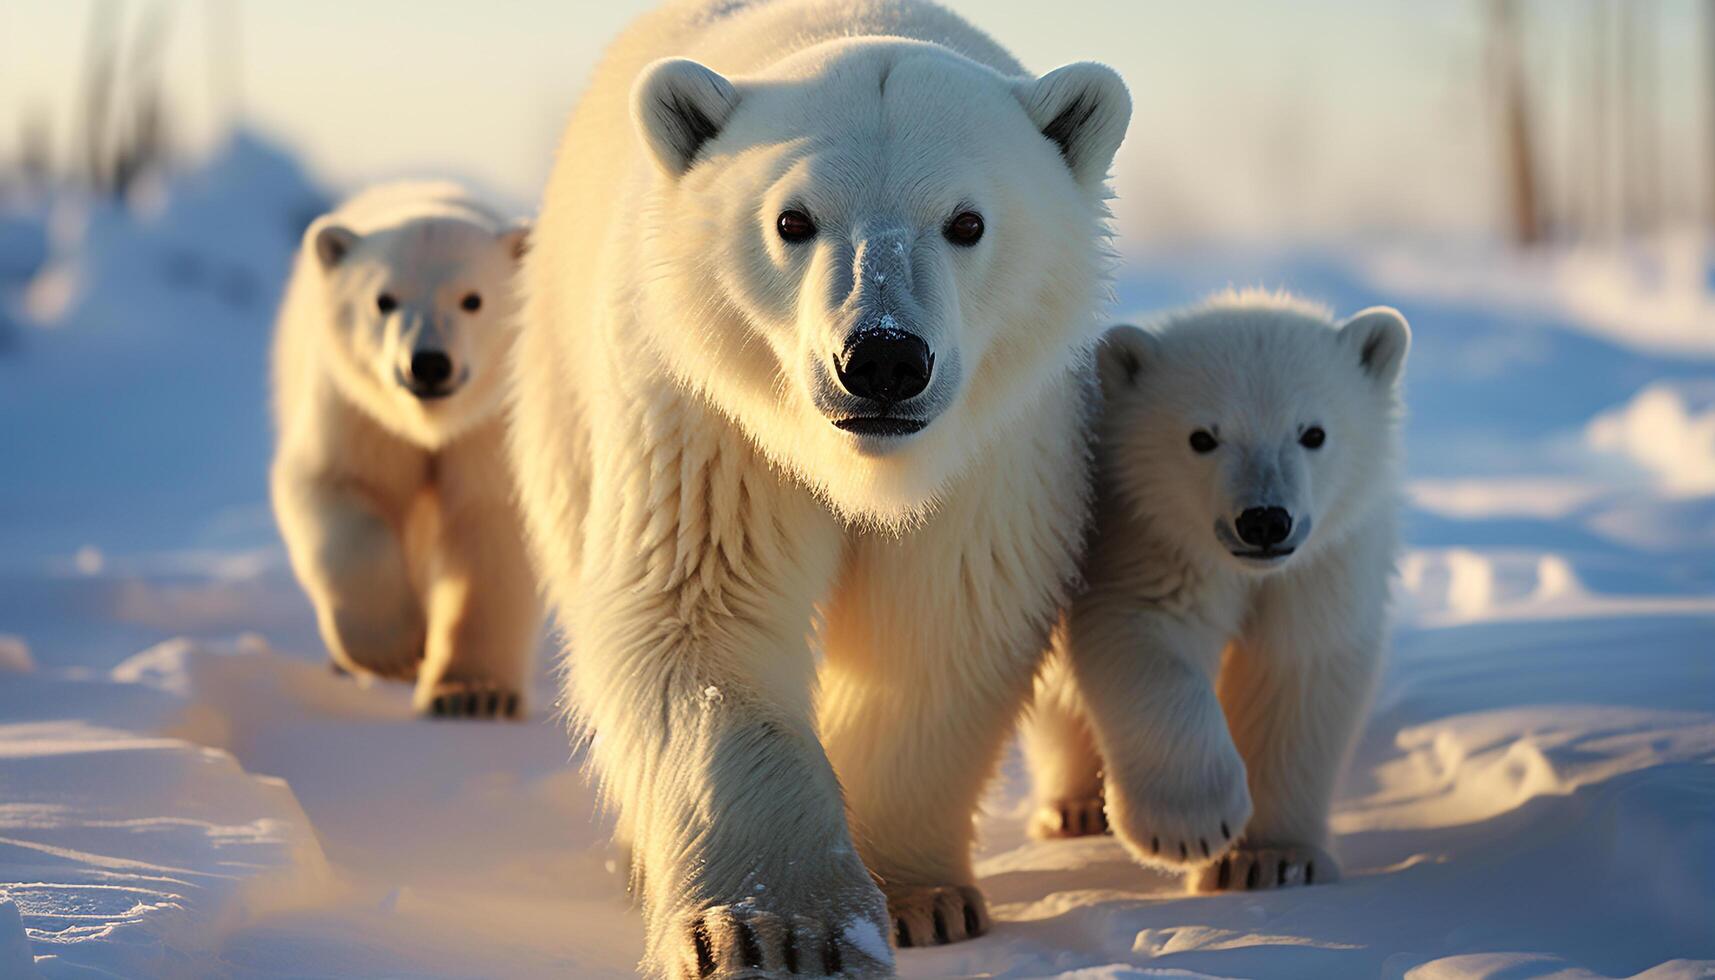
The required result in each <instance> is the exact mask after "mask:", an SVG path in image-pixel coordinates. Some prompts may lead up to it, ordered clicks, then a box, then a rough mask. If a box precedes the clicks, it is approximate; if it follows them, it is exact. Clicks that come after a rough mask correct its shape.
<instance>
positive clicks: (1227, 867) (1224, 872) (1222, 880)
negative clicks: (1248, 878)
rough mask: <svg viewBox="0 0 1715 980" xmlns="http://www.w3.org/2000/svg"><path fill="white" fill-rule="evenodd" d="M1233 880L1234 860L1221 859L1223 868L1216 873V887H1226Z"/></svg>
mask: <svg viewBox="0 0 1715 980" xmlns="http://www.w3.org/2000/svg"><path fill="white" fill-rule="evenodd" d="M1232 880H1233V862H1232V861H1231V860H1229V859H1227V858H1222V859H1221V870H1220V871H1218V872H1216V873H1215V887H1216V888H1221V889H1225V888H1226V887H1227V885H1229V884H1231V883H1232Z"/></svg>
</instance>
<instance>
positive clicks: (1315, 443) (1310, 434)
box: [1298, 425, 1328, 449]
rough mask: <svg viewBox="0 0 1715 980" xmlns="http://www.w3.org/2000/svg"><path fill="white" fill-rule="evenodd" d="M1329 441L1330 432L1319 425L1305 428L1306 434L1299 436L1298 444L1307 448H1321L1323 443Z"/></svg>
mask: <svg viewBox="0 0 1715 980" xmlns="http://www.w3.org/2000/svg"><path fill="white" fill-rule="evenodd" d="M1327 441H1328V433H1326V432H1323V431H1322V427H1321V426H1319V425H1313V426H1311V427H1310V428H1308V429H1305V430H1304V434H1303V435H1301V436H1299V437H1298V444H1299V445H1300V446H1303V447H1304V448H1305V449H1321V448H1322V444H1323V443H1324V442H1327Z"/></svg>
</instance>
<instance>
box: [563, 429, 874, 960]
mask: <svg viewBox="0 0 1715 980" xmlns="http://www.w3.org/2000/svg"><path fill="white" fill-rule="evenodd" d="M663 427H664V426H663ZM616 441H618V440H616ZM598 463H603V464H606V465H598V466H597V467H596V471H595V479H594V481H593V482H592V485H591V492H590V498H589V499H590V510H589V512H588V519H587V521H586V522H585V524H584V527H585V528H586V530H587V534H588V537H587V538H586V540H585V543H584V554H585V555H587V556H589V557H588V560H587V561H585V562H584V565H583V568H582V569H581V571H580V572H579V573H578V574H577V575H576V576H575V577H574V578H568V579H565V580H551V581H550V585H551V586H552V590H553V594H554V596H555V599H556V601H557V603H558V604H559V605H560V607H561V609H562V610H563V611H565V612H567V613H568V614H569V616H568V620H569V621H568V624H567V625H568V627H569V628H568V635H569V639H570V649H569V651H568V658H569V661H570V668H571V669H570V672H569V676H568V682H569V685H570V691H569V693H570V695H571V700H572V704H573V707H574V710H575V711H576V713H577V715H578V718H579V720H580V722H581V723H582V724H583V725H584V726H586V728H587V730H588V731H589V732H590V733H591V735H592V736H593V737H592V738H591V741H590V750H589V751H590V759H591V761H592V763H593V764H594V765H595V767H596V769H597V771H598V773H599V777H600V782H601V785H602V787H603V789H604V792H605V793H606V795H607V797H608V799H609V801H610V802H611V803H612V804H613V805H614V806H615V808H616V809H617V811H618V819H619V823H620V836H621V837H622V838H623V839H625V840H628V841H629V843H630V845H631V851H632V854H633V860H634V867H635V868H636V872H637V873H636V874H635V875H634V879H633V881H634V887H635V888H636V889H637V890H638V893H639V895H640V896H641V898H642V903H641V904H642V906H643V911H644V917H645V920H646V924H647V935H648V952H647V968H648V970H649V971H650V972H651V973H652V974H653V975H656V976H669V977H673V978H675V980H678V978H698V977H720V978H736V977H741V976H742V977H753V976H755V977H760V976H770V977H772V976H777V975H786V974H789V973H797V974H805V975H834V976H840V977H851V978H860V977H883V976H891V975H892V953H891V951H890V950H889V948H888V944H887V938H886V937H887V933H886V931H885V930H886V925H887V918H886V905H885V900H884V899H883V898H882V895H881V893H880V891H879V890H877V888H876V886H875V883H874V881H873V880H872V879H871V878H870V876H869V873H868V871H866V870H865V868H864V866H863V863H862V861H861V860H860V859H859V857H858V855H857V851H856V849H855V848H854V847H853V846H852V841H851V835H850V832H849V831H848V829H847V825H846V815H845V808H844V806H843V804H842V801H841V798H840V788H839V784H838V782H837V781H836V780H835V778H834V772H833V769H832V767H830V766H829V764H828V760H827V757H826V755H825V754H824V753H823V751H822V747H821V745H820V744H819V742H818V741H817V738H816V733H815V728H814V723H813V719H812V706H811V688H812V684H813V679H814V672H815V662H814V659H813V657H812V655H811V652H810V649H809V645H808V643H807V638H808V634H809V631H810V629H811V625H812V623H813V621H814V608H815V604H816V602H817V601H819V600H820V599H821V598H822V597H823V596H824V595H825V593H826V591H827V589H828V587H829V585H830V584H831V581H832V579H833V577H834V574H835V572H836V570H837V567H838V562H839V556H840V552H841V547H842V541H843V532H842V529H841V528H840V527H839V525H838V524H837V523H835V521H834V520H833V518H832V517H831V515H829V514H827V512H826V511H825V510H823V509H822V508H821V507H820V505H819V504H818V503H817V502H816V501H815V500H814V499H812V498H810V497H809V495H807V494H804V493H803V492H802V491H800V490H798V489H797V488H795V487H785V486H782V485H781V483H780V482H779V481H780V477H779V476H778V475H776V474H775V473H774V472H773V471H772V469H771V468H770V467H768V466H767V464H766V462H764V461H762V460H758V459H755V458H753V457H748V456H746V454H745V452H744V450H743V448H742V447H739V446H734V445H731V444H727V445H722V446H719V447H708V446H685V447H683V448H682V449H681V448H679V447H676V446H671V445H669V446H663V447H652V446H650V445H649V444H648V442H647V441H646V440H645V439H644V438H642V437H639V438H637V439H633V440H630V441H629V442H626V443H624V444H623V445H620V446H616V447H615V448H614V450H613V455H612V457H600V456H598ZM657 480H674V481H675V482H678V481H684V482H682V483H678V485H676V486H672V487H667V488H661V487H658V486H656V485H655V484H654V481H657ZM642 502H647V503H648V504H649V506H642V505H641V503H642Z"/></svg>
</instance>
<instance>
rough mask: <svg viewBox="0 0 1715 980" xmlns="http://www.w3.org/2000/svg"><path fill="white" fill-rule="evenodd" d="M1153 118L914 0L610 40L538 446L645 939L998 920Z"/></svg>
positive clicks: (540, 351) (769, 944)
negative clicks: (1027, 738)
mask: <svg viewBox="0 0 1715 980" xmlns="http://www.w3.org/2000/svg"><path fill="white" fill-rule="evenodd" d="M693 59H694V60H693ZM1129 117H1130V98H1129V96H1128V94H1127V92H1126V89H1125V87H1124V85H1123V83H1122V82H1121V81H1120V79H1119V78H1118V76H1117V75H1115V73H1114V72H1113V71H1112V70H1110V69H1108V68H1105V67H1102V66H1100V65H1095V64H1088V63H1080V64H1074V65H1070V66H1067V67H1064V68H1061V69H1059V70H1057V71H1054V72H1051V73H1049V74H1047V75H1044V76H1041V77H1035V76H1030V75H1026V74H1025V73H1024V71H1023V69H1022V68H1021V67H1020V66H1019V65H1018V63H1017V62H1015V61H1014V60H1013V59H1012V58H1011V56H1009V55H1008V54H1007V53H1006V52H1005V51H1003V50H1002V49H1001V48H1000V47H998V46H997V45H996V44H995V43H994V42H993V41H991V40H989V39H988V38H987V37H986V36H984V35H983V34H982V33H980V32H979V31H978V30H976V29H975V28H973V27H972V26H970V25H969V24H967V23H965V22H964V21H962V20H961V19H959V18H958V17H956V16H955V15H953V14H951V13H949V12H947V11H946V10H943V9H942V8H940V7H937V6H933V5H931V4H928V3H915V2H907V0H862V2H857V3H853V2H846V0H776V2H773V3H742V2H738V3H735V2H731V0H703V2H692V3H679V4H675V5H672V6H669V7H667V8H665V9H663V10H661V11H658V12H656V13H654V14H652V15H649V16H646V17H645V18H643V19H642V20H640V21H639V22H638V23H637V24H635V25H634V26H633V27H631V28H630V29H629V30H628V31H627V32H626V33H625V34H623V35H622V36H621V37H620V38H619V39H618V41H617V42H615V44H614V45H613V47H612V48H611V50H610V52H609V53H608V55H607V56H606V59H605V61H604V62H603V63H602V64H601V66H600V67H599V68H598V69H597V71H596V74H595V77H594V79H593V81H592V82H591V84H590V87H589V89H588V92H587V94H586V95H585V96H584V97H583V99H582V100H581V102H580V103H579V105H578V106H577V108H576V110H575V112H574V115H573V117H572V120H571V122H570V125H569V127H568V129H567V130H566V134H565V137H564V141H563V143H562V145H561V149H560V152H559V156H558V161H557V164H556V168H555V171H554V173H553V175H552V177H551V179H550V182H549V185H548V188H547V192H546V196H545V199H544V203H543V207H542V211H541V215H540V217H539V222H538V226H537V227H538V230H537V232H536V234H535V235H534V236H533V239H532V246H531V252H530V255H529V257H528V258H527V259H526V262H525V272H524V279H525V293H526V310H525V316H524V328H523V336H522V337H521V339H520V345H519V350H518V356H517V358H516V361H515V363H516V365H517V375H516V383H515V394H514V397H515V405H514V409H515V410H514V413H513V415H514V428H513V430H512V448H513V452H512V456H513V461H514V464H515V466H516V467H517V470H518V472H519V475H520V476H519V479H520V487H519V489H520V498H521V500H522V501H523V503H524V508H525V512H526V524H527V526H528V528H529V530H530V535H529V538H530V541H531V543H532V546H533V547H532V551H533V554H534V555H535V558H536V561H537V566H538V569H539V572H540V574H541V576H542V577H543V579H544V581H545V588H546V591H547V593H548V597H549V599H550V601H551V603H552V605H553V606H554V608H555V610H556V612H557V618H558V622H559V624H560V626H561V627H562V628H563V629H564V630H565V633H566V636H567V642H568V648H569V649H568V666H569V672H568V686H567V693H568V698H567V700H568V703H569V705H570V706H571V709H572V712H573V714H574V715H575V719H576V722H577V724H578V726H579V728H580V730H581V731H584V732H593V740H592V742H591V747H590V760H591V763H592V764H593V767H594V769H595V771H596V772H597V773H598V774H599V778H600V781H601V784H602V786H603V788H604V791H605V794H606V797H607V799H608V800H609V801H610V805H611V808H612V810H613V811H614V812H615V814H616V816H617V824H618V828H617V830H618V834H619V836H620V838H621V839H622V840H623V841H625V842H626V844H627V845H628V847H629V849H630V853H631V854H632V864H633V872H634V886H635V888H636V889H637V892H638V895H639V897H640V899H641V905H642V908H643V912H644V916H645V919H646V924H647V934H648V951H647V959H646V963H645V969H647V970H649V971H651V972H653V973H656V974H666V975H690V976H707V975H711V974H712V975H718V976H730V975H736V974H739V973H743V975H745V976H752V975H769V976H773V975H777V974H781V973H782V971H784V972H785V973H790V974H797V973H835V974H839V975H842V976H865V977H867V976H880V975H889V974H891V971H892V966H891V953H890V950H889V939H890V938H892V939H894V940H896V941H897V942H898V943H899V944H901V945H921V944H929V943H936V942H947V941H952V940H957V939H961V938H964V937H966V936H971V935H975V934H978V933H980V932H982V931H983V930H984V929H985V928H987V924H988V917H987V911H986V910H985V908H984V905H983V900H982V896H981V895H980V893H979V892H978V891H977V889H976V888H975V887H974V875H973V873H972V869H971V860H970V853H969V852H970V844H971V838H972V827H971V820H972V814H973V811H974V809H975V807H976V803H977V798H978V795H979V793H980V790H981V788H982V786H983V784H984V782H985V780H986V779H987V778H988V776H989V775H990V772H991V770H992V769H993V767H994V765H995V763H996V760H997V757H998V754H999V752H1000V750H1001V747H1002V745H1003V743H1004V742H1005V740H1006V738H1007V736H1008V735H1009V733H1010V729H1011V728H1012V726H1013V724H1014V723H1015V722H1016V718H1017V714H1018V712H1019V711H1020V709H1021V706H1022V703H1023V702H1024V701H1025V699H1026V698H1027V697H1028V694H1029V691H1030V685H1031V681H1032V677H1033V676H1034V674H1035V672H1036V668H1037V664H1038V663H1039V661H1040V659H1041V656H1042V654H1043V652H1044V651H1045V650H1046V645H1047V636H1048V630H1049V628H1050V626H1051V624H1052V622H1053V621H1054V618H1055V616H1056V611H1057V609H1058V607H1059V605H1060V604H1061V602H1062V600H1063V598H1064V595H1065V591H1066V585H1067V583H1068V582H1069V580H1070V579H1071V578H1072V576H1073V575H1074V574H1075V572H1076V566H1077V554H1078V552H1079V550H1080V549H1081V542H1082V528H1083V524H1084V518H1085V515H1086V512H1087V501H1088V494H1087V490H1088V482H1089V481H1088V474H1087V467H1086V466H1085V462H1084V460H1085V455H1086V453H1087V416H1088V407H1089V403H1090V401H1091V400H1092V399H1093V393H1092V389H1093V382H1092V379H1091V374H1090V372H1089V371H1088V364H1089V363H1090V357H1091V351H1092V350H1093V346H1094V343H1095V341H1096V339H1097V338H1098V337H1099V335H1100V320H1099V318H1098V317H1097V316H1096V312H1097V308H1098V305H1099V302H1100V300H1101V298H1102V297H1103V295H1104V294H1105V289H1106V285H1105V284H1106V278H1107V272H1108V266H1109V263H1110V259H1109V249H1108V247H1107V240H1108V231H1107V227H1106V225H1107V212H1106V209H1105V205H1104V201H1105V199H1106V197H1107V196H1108V190H1107V188H1106V174H1107V171H1108V168H1109V166H1110V164H1111V162H1112V159H1113V156H1114V153H1115V151H1116V150H1117V148H1118V146H1119V143H1120V140H1121V139H1122V137H1123V136H1124V133H1125V128H1126V124H1127V122H1128V120H1129ZM817 654H820V663H819V664H818V657H817ZM878 883H879V888H878Z"/></svg>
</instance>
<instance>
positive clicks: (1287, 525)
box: [1233, 507, 1292, 552]
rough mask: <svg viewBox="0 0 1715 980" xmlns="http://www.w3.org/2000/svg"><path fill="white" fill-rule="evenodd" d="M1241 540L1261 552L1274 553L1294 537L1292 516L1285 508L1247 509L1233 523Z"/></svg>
mask: <svg viewBox="0 0 1715 980" xmlns="http://www.w3.org/2000/svg"><path fill="white" fill-rule="evenodd" d="M1233 529H1234V530H1236V531H1238V533H1239V540H1240V541H1243V542H1244V543H1245V544H1248V545H1250V546H1251V547H1253V548H1256V549H1257V550H1259V551H1265V552H1266V551H1273V550H1274V549H1275V546H1276V545H1278V544H1280V543H1282V542H1284V541H1285V540H1286V539H1287V538H1289V537H1291V536H1292V514H1291V513H1289V512H1288V511H1287V509H1286V508H1285V507H1247V508H1245V510H1244V511H1243V512H1242V513H1240V514H1239V516H1238V519H1237V520H1235V521H1233Z"/></svg>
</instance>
